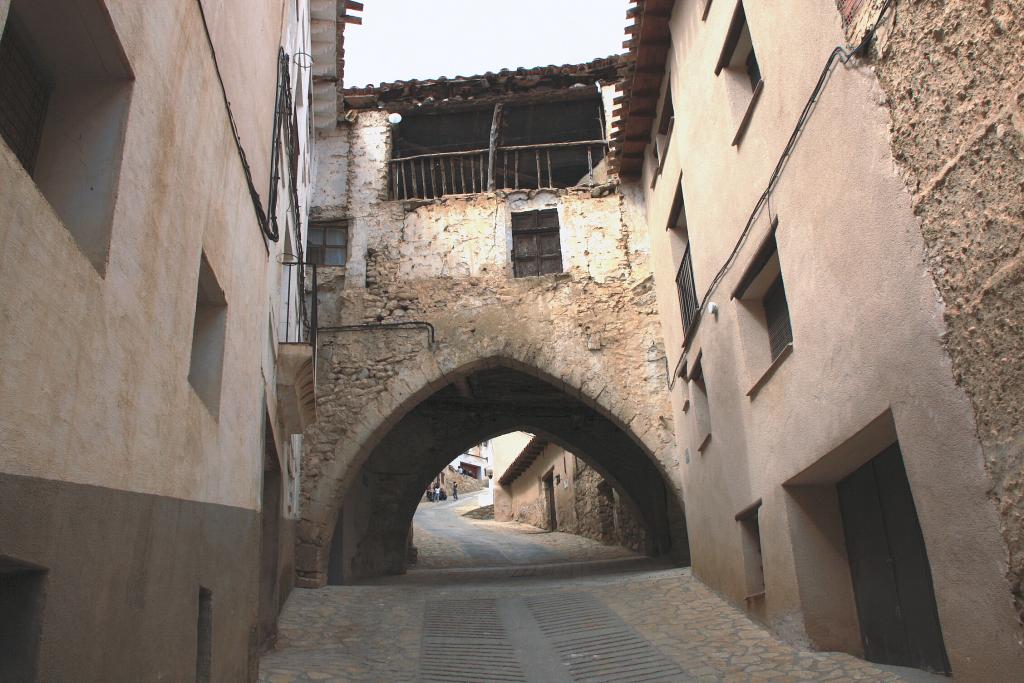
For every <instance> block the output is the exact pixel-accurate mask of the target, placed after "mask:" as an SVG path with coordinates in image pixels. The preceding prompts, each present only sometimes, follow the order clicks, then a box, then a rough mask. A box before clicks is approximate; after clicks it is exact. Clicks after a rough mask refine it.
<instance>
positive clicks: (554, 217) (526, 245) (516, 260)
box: [512, 209, 562, 277]
mask: <svg viewBox="0 0 1024 683" xmlns="http://www.w3.org/2000/svg"><path fill="white" fill-rule="evenodd" d="M512 267H513V271H514V273H515V276H516V277H531V276H535V275H551V274H553V273H561V272H562V244H561V241H560V240H559V235H558V211H557V210H556V209H543V210H540V211H524V212H522V213H513V214H512Z"/></svg>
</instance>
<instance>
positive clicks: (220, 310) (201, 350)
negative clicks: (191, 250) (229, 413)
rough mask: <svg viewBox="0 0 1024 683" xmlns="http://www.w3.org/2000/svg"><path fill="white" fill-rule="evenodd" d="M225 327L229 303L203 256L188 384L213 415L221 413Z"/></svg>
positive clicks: (197, 290)
mask: <svg viewBox="0 0 1024 683" xmlns="http://www.w3.org/2000/svg"><path fill="white" fill-rule="evenodd" d="M226 328H227V302H226V301H225V299H224V291H223V290H222V289H221V288H220V285H219V284H217V278H216V277H215V276H214V274H213V269H212V268H210V264H209V262H208V261H207V260H206V255H205V254H204V255H203V257H202V261H201V262H200V265H199V285H198V287H197V289H196V313H195V320H194V322H193V326H192V360H191V362H190V364H189V371H188V381H189V383H190V384H191V385H192V388H193V389H195V391H196V393H197V394H199V398H201V399H202V400H203V403H204V404H206V407H207V408H208V409H209V411H210V412H211V413H212V414H213V415H214V416H216V415H218V414H219V412H220V385H221V375H222V372H223V369H224V337H225V333H226Z"/></svg>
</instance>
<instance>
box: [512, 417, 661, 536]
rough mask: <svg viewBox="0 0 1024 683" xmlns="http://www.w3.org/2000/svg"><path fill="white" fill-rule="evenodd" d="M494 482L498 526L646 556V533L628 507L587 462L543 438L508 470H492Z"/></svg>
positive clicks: (534, 440) (529, 444)
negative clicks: (526, 527) (511, 524)
mask: <svg viewBox="0 0 1024 683" xmlns="http://www.w3.org/2000/svg"><path fill="white" fill-rule="evenodd" d="M495 480H496V481H497V482H498V485H497V486H496V487H495V493H494V518H495V519H497V520H498V521H512V520H514V521H516V522H524V523H526V524H532V525H533V526H536V527H540V528H542V529H547V530H548V531H563V532H566V533H570V534H577V535H580V536H586V537H587V538H592V539H594V540H595V541H600V542H601V543H605V544H609V545H621V546H624V547H627V548H629V549H631V550H636V551H638V552H649V551H650V548H649V547H648V545H647V544H648V536H647V530H646V529H645V527H644V524H643V522H642V521H641V519H640V516H639V515H638V514H637V513H636V511H635V509H634V507H633V505H632V503H631V502H630V501H629V500H628V499H627V498H625V497H624V496H622V495H621V494H620V493H619V492H618V491H616V490H615V488H614V487H613V486H612V484H611V483H610V482H608V481H606V480H605V479H604V477H602V476H601V475H600V474H599V473H598V472H597V471H596V470H595V469H594V468H593V467H591V466H589V465H588V464H587V463H586V462H585V461H583V460H580V459H579V458H578V457H577V456H576V455H575V454H573V453H570V452H568V451H566V450H565V449H564V448H562V447H561V446H558V445H556V444H552V443H549V442H548V441H547V440H546V439H544V438H539V437H532V438H531V439H530V440H529V441H528V442H527V443H526V444H525V445H524V446H523V447H522V450H521V451H520V452H519V453H518V454H517V455H516V457H515V459H513V460H512V461H511V462H509V463H508V464H507V467H505V468H503V470H502V471H498V470H495Z"/></svg>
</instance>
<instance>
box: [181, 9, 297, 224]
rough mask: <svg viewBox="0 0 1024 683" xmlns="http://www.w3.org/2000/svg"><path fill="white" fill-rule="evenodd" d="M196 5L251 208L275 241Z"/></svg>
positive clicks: (211, 38) (205, 23)
mask: <svg viewBox="0 0 1024 683" xmlns="http://www.w3.org/2000/svg"><path fill="white" fill-rule="evenodd" d="M196 5H198V6H199V16H200V17H201V18H202V20H203V31H204V32H205V33H206V42H207V44H208V45H209V46H210V53H211V54H212V55H213V68H214V71H215V72H216V73H217V82H218V83H220V93H221V96H222V97H223V98H224V108H225V109H226V110H227V113H228V122H229V123H230V124H231V135H232V137H234V139H235V148H236V149H237V150H238V158H239V160H240V161H241V162H242V171H243V172H244V173H245V182H246V184H247V185H248V186H249V198H250V199H251V200H252V207H253V210H254V211H255V212H256V221H257V222H258V223H259V225H260V231H261V232H262V233H263V234H264V236H266V238H267V239H269V240H270V241H271V242H276V241H277V240H278V239H279V237H280V235H279V234H278V231H277V229H276V226H275V227H274V228H273V229H271V227H270V225H269V222H268V221H267V214H266V212H265V211H264V210H263V202H262V200H261V199H260V193H259V192H257V191H256V184H255V183H254V182H253V179H252V168H250V166H249V161H248V159H247V158H246V156H245V149H244V148H243V147H242V138H241V136H239V134H238V125H237V124H236V123H235V115H234V113H233V112H232V111H231V101H230V100H229V99H228V91H227V88H226V87H225V86H224V77H223V76H222V75H221V72H220V63H219V62H218V61H217V50H216V49H215V48H214V46H213V37H212V36H211V35H210V26H209V24H208V23H207V21H206V12H205V11H204V10H203V2H202V0H196Z"/></svg>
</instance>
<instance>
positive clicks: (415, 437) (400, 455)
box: [321, 361, 689, 583]
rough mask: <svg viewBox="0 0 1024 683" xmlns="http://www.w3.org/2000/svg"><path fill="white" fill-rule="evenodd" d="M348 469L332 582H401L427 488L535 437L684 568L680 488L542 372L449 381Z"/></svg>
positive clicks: (482, 367) (503, 369) (604, 417)
mask: <svg viewBox="0 0 1024 683" xmlns="http://www.w3.org/2000/svg"><path fill="white" fill-rule="evenodd" d="M446 377H447V378H448V379H449V380H450V381H449V382H448V383H447V384H444V385H442V386H441V387H440V388H438V389H436V390H433V392H432V393H430V394H429V395H428V396H426V397H424V398H419V397H417V398H419V400H418V401H416V402H415V404H414V405H412V406H411V407H409V408H408V410H407V411H406V412H405V413H404V414H403V415H401V416H400V417H399V418H398V419H397V420H392V421H390V422H388V423H386V424H390V426H389V427H385V428H382V430H381V431H383V434H382V435H380V437H379V439H376V440H375V442H374V443H372V444H371V445H368V447H367V448H366V449H365V454H364V455H363V457H362V458H360V459H358V460H356V461H353V462H352V463H351V465H350V466H349V472H348V476H347V477H346V479H347V481H346V482H345V484H346V485H345V486H344V488H343V489H341V491H340V495H339V496H338V497H337V499H336V501H335V505H334V514H333V515H332V517H333V519H331V520H330V521H331V522H333V524H332V527H333V529H332V532H331V534H330V535H329V536H326V537H325V540H326V541H327V542H326V543H325V546H326V547H324V548H323V550H322V552H321V557H322V562H323V565H325V566H323V567H322V569H321V571H322V572H324V576H325V578H327V579H328V580H329V582H330V583H342V582H344V583H348V582H351V581H358V580H361V579H365V578H369V577H374V576H381V575H386V574H398V573H402V572H404V571H405V570H406V568H407V566H408V557H407V547H408V539H409V531H410V524H411V522H412V518H413V514H414V512H415V510H416V506H417V505H418V503H419V502H420V500H421V499H422V497H423V492H424V488H425V487H426V485H427V484H428V483H429V482H430V481H431V480H432V479H433V478H434V477H435V476H436V474H437V472H438V471H439V470H441V469H442V468H444V467H445V465H446V464H447V463H449V462H450V461H451V460H452V458H453V457H454V456H455V455H457V454H458V453H460V452H462V451H464V450H466V449H467V448H469V447H471V446H473V445H475V444H478V443H480V442H481V441H484V440H487V439H490V438H493V437H496V436H499V435H502V434H506V433H508V432H511V431H517V430H521V431H527V432H530V433H533V434H537V435H541V436H543V438H544V439H546V440H548V441H550V442H551V443H556V444H558V445H560V446H562V447H563V448H565V449H566V450H567V451H569V452H571V453H573V454H576V455H577V456H579V457H580V458H582V459H584V460H585V461H586V462H587V463H588V464H589V465H590V466H591V467H593V468H594V469H595V470H596V471H597V472H598V473H600V475H601V476H602V477H603V478H604V479H605V480H606V481H607V482H609V483H610V484H611V485H612V486H614V487H615V488H616V490H618V491H619V492H620V493H621V494H622V495H623V496H625V497H627V498H628V500H629V502H630V504H631V505H632V506H633V508H634V509H635V510H636V512H637V513H638V515H639V517H640V518H641V519H642V520H643V523H644V526H645V528H646V530H647V534H646V535H647V538H648V539H649V541H648V543H647V547H646V548H645V550H646V551H647V553H648V554H650V555H664V556H670V557H672V558H673V559H674V560H675V561H676V562H678V563H680V564H686V563H688V562H689V547H688V542H687V538H686V522H685V514H684V508H683V505H682V501H681V500H680V498H679V494H678V489H677V488H676V487H675V485H674V484H673V483H672V481H671V480H670V479H669V478H668V477H667V476H666V474H665V471H664V467H663V465H662V463H661V462H659V461H658V460H657V458H656V457H655V456H654V455H653V454H652V453H651V452H650V450H648V448H647V447H646V446H645V445H644V443H643V442H642V441H641V440H640V439H639V438H637V437H636V435H634V434H632V433H631V432H630V429H629V427H628V426H627V425H625V424H624V423H623V421H622V420H621V419H619V418H618V417H617V416H615V415H613V414H609V412H608V411H607V410H601V409H600V408H599V404H598V403H597V402H596V401H593V400H590V399H588V398H587V397H584V396H583V395H582V394H581V393H580V392H572V391H571V390H569V389H568V388H567V387H565V386H564V385H562V386H559V385H558V384H556V382H555V381H553V380H552V379H551V378H546V377H544V376H543V375H542V374H541V373H537V372H533V373H530V372H526V371H525V370H524V369H523V368H522V367H515V366H514V365H513V364H511V363H505V362H502V361H490V362H487V363H484V364H475V365H473V366H469V367H467V368H464V369H463V370H462V371H461V372H459V373H455V374H450V375H447V376H446Z"/></svg>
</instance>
